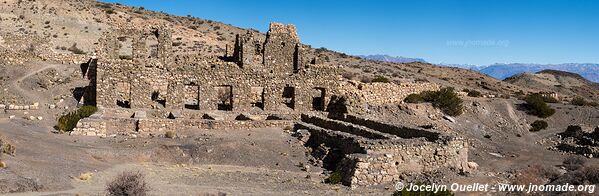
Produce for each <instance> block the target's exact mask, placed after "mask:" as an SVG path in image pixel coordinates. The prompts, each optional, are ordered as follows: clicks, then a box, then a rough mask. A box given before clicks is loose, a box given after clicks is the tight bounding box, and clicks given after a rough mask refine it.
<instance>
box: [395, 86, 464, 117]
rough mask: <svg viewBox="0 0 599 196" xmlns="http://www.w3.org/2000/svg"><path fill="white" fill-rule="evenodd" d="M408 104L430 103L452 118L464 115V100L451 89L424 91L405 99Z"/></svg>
mask: <svg viewBox="0 0 599 196" xmlns="http://www.w3.org/2000/svg"><path fill="white" fill-rule="evenodd" d="M404 101H405V102H406V103H421V102H430V103H432V104H433V107H435V108H439V109H441V111H443V113H445V114H447V115H450V116H459V115H460V114H462V99H460V97H458V94H457V93H455V92H454V89H453V88H451V87H447V88H442V89H441V90H439V91H424V92H421V93H420V94H411V95H408V97H406V98H405V99H404Z"/></svg>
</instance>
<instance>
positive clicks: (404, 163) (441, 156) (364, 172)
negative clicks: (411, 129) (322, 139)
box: [340, 140, 468, 186]
mask: <svg viewBox="0 0 599 196" xmlns="http://www.w3.org/2000/svg"><path fill="white" fill-rule="evenodd" d="M341 164H342V166H340V167H341V168H346V169H345V171H344V177H345V179H344V180H345V181H346V182H348V183H349V184H350V185H351V186H368V185H377V184H385V183H394V182H399V181H400V180H401V179H400V175H401V174H403V173H423V172H431V171H435V170H440V169H455V170H458V171H468V144H467V142H465V141H463V140H454V141H450V142H449V143H447V144H440V143H429V142H427V143H420V144H416V143H415V144H411V145H398V146H392V147H390V148H388V149H380V150H369V151H368V153H367V154H365V155H364V154H350V155H347V156H346V158H345V159H344V160H342V161H341Z"/></svg>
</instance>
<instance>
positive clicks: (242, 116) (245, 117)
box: [235, 113, 260, 120]
mask: <svg viewBox="0 0 599 196" xmlns="http://www.w3.org/2000/svg"><path fill="white" fill-rule="evenodd" d="M235 120H260V118H259V117H258V116H254V115H251V114H247V113H241V114H239V115H237V117H235Z"/></svg>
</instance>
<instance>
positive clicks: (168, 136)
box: [164, 131, 177, 139]
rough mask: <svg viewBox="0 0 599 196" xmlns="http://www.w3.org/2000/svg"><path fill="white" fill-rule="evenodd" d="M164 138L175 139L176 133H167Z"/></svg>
mask: <svg viewBox="0 0 599 196" xmlns="http://www.w3.org/2000/svg"><path fill="white" fill-rule="evenodd" d="M164 137H166V138H170V139H173V138H175V137H177V133H176V132H174V131H167V132H166V133H165V134H164Z"/></svg>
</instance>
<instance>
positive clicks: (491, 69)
mask: <svg viewBox="0 0 599 196" xmlns="http://www.w3.org/2000/svg"><path fill="white" fill-rule="evenodd" d="M546 69H552V70H559V71H567V72H571V73H577V74H580V75H581V76H582V77H584V78H586V79H587V80H590V81H593V82H599V64H592V63H564V64H549V65H543V64H526V63H511V64H493V65H490V66H486V67H483V68H482V69H480V70H479V71H480V72H481V73H484V74H487V75H489V76H491V77H494V78H497V79H500V80H503V79H505V78H507V77H510V76H513V75H516V74H519V73H524V72H538V71H541V70H546Z"/></svg>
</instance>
